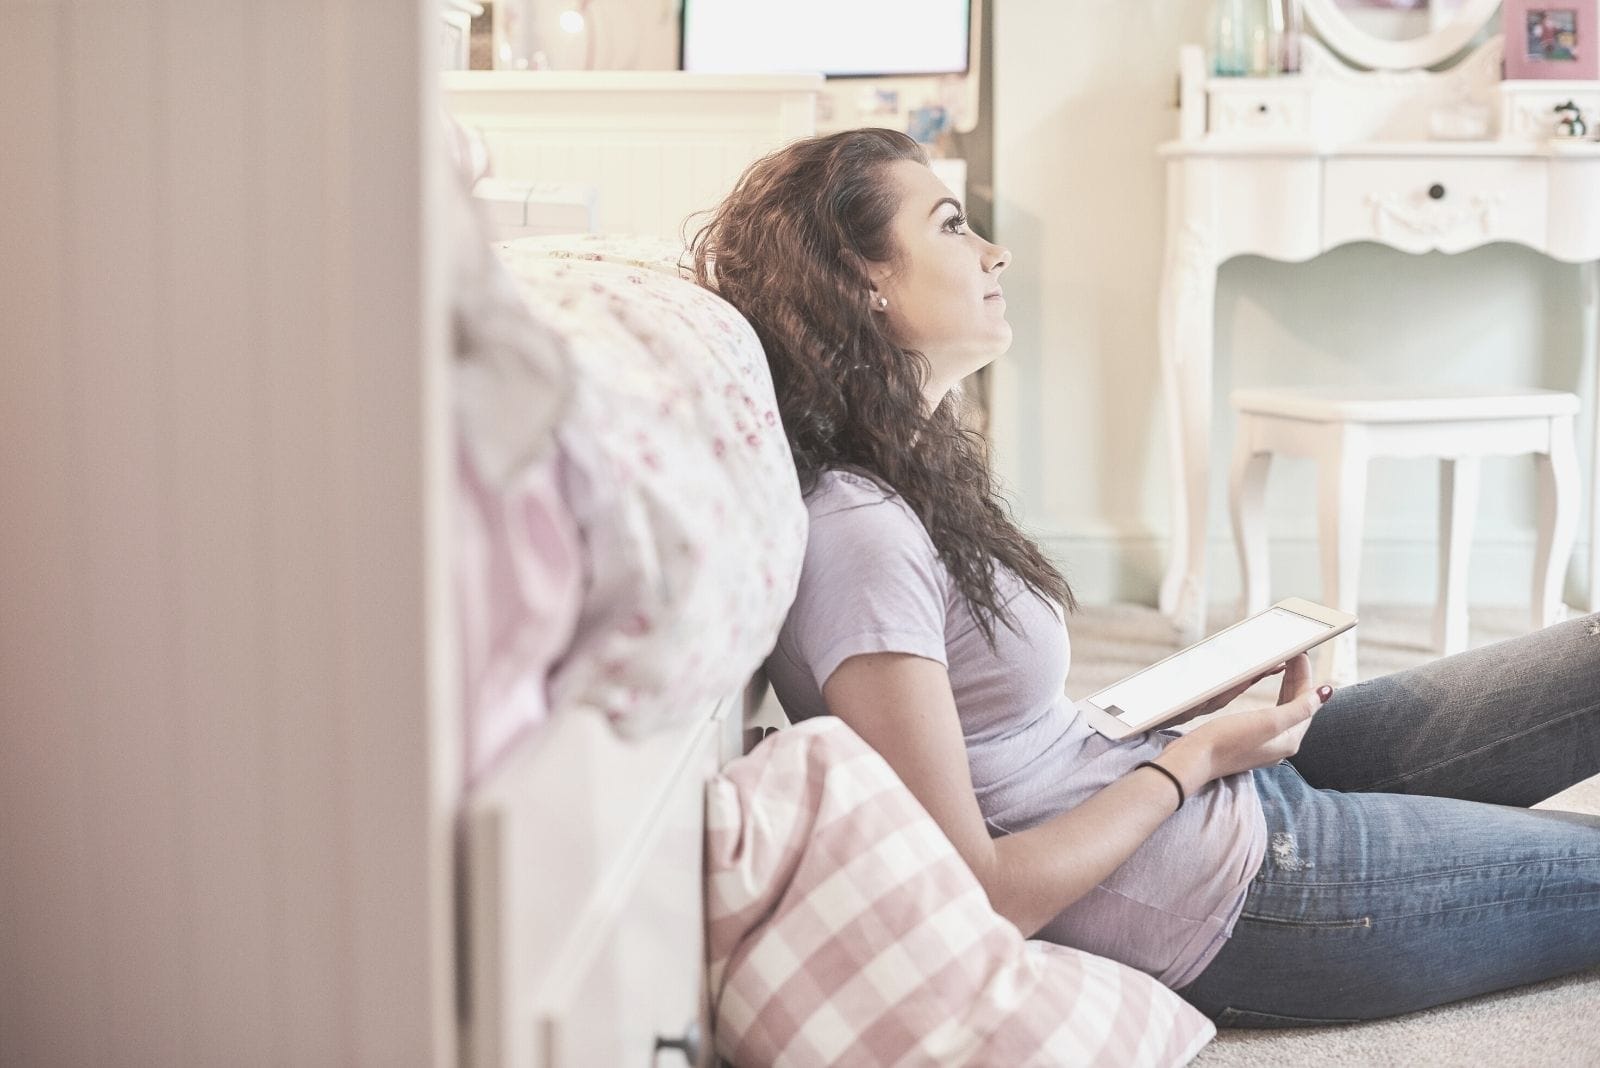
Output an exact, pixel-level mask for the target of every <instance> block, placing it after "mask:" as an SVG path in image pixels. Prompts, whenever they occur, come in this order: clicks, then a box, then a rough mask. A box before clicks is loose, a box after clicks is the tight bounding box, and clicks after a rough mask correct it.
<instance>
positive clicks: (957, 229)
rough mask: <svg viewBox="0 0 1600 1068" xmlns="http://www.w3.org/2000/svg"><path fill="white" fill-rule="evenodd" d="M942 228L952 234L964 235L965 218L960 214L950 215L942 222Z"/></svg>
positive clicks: (965, 229)
mask: <svg viewBox="0 0 1600 1068" xmlns="http://www.w3.org/2000/svg"><path fill="white" fill-rule="evenodd" d="M944 228H945V229H946V230H948V231H950V232H951V233H952V234H964V233H966V232H967V217H966V216H965V215H960V214H957V215H952V216H950V218H948V219H946V220H945V221H944Z"/></svg>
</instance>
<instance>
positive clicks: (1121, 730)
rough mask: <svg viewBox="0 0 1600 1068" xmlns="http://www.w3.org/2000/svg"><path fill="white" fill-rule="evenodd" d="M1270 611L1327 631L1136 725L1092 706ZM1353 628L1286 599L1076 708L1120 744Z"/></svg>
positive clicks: (1319, 608) (1340, 617)
mask: <svg viewBox="0 0 1600 1068" xmlns="http://www.w3.org/2000/svg"><path fill="white" fill-rule="evenodd" d="M1274 609H1282V610H1284V611H1286V612H1292V613H1293V614H1295V615H1299V616H1304V617H1306V618H1307V619H1312V620H1315V621H1316V622H1318V623H1322V624H1325V625H1327V626H1328V627H1329V628H1330V629H1329V630H1328V631H1327V633H1325V634H1317V635H1312V636H1311V637H1310V638H1309V639H1304V640H1302V641H1299V642H1296V643H1294V644H1293V645H1292V646H1290V647H1289V648H1288V649H1286V650H1285V651H1283V652H1282V653H1279V654H1276V655H1274V656H1272V657H1271V658H1269V659H1267V660H1264V661H1262V662H1260V663H1257V664H1248V665H1245V667H1244V668H1243V669H1241V670H1240V671H1239V673H1238V674H1236V675H1234V676H1232V677H1231V678H1229V679H1228V680H1227V681H1226V682H1223V683H1221V684H1220V685H1218V686H1216V687H1213V688H1212V689H1210V690H1207V691H1205V692H1203V693H1200V694H1196V695H1195V696H1194V697H1193V698H1189V699H1186V700H1184V702H1183V703H1182V704H1180V705H1178V706H1177V707H1176V708H1168V709H1165V710H1164V711H1162V712H1161V713H1159V714H1156V715H1152V716H1150V717H1148V718H1146V719H1144V720H1142V721H1139V722H1137V723H1130V722H1128V721H1127V720H1125V719H1123V718H1121V717H1120V716H1118V715H1117V714H1116V713H1115V712H1114V711H1112V709H1113V708H1115V707H1116V706H1114V705H1113V706H1109V707H1102V706H1101V705H1097V704H1095V702H1094V699H1095V698H1096V697H1098V696H1099V695H1100V694H1103V693H1105V692H1106V691H1107V690H1110V689H1113V688H1115V687H1117V686H1121V685H1122V684H1123V683H1125V682H1127V681H1128V680H1129V679H1131V678H1134V677H1135V676H1138V675H1142V674H1144V673H1145V672H1147V671H1151V670H1153V669H1155V668H1157V667H1160V666H1161V665H1162V664H1165V663H1166V662H1167V661H1169V660H1175V659H1177V658H1178V657H1180V656H1183V655H1185V654H1187V653H1188V652H1190V651H1191V650H1193V649H1197V648H1199V647H1200V646H1202V645H1205V644H1206V643H1207V642H1210V641H1213V640H1215V639H1216V638H1218V637H1220V636H1221V635H1223V634H1226V633H1227V632H1228V631H1230V630H1232V629H1234V627H1239V626H1243V625H1244V624H1246V623H1248V622H1250V621H1251V620H1253V619H1258V618H1260V617H1261V616H1264V615H1266V614H1267V613H1268V612H1271V611H1273V610H1274ZM1355 625H1356V617H1355V616H1354V615H1352V614H1350V613H1349V612H1343V611H1340V610H1339V609H1337V608H1330V607H1328V606H1327V605H1324V604H1318V603H1316V602H1315V601H1308V600H1305V599H1304V598H1301V597H1286V598H1284V599H1283V600H1281V601H1279V602H1277V603H1276V604H1274V605H1271V606H1269V607H1268V608H1266V609H1265V610H1264V611H1261V612H1257V613H1256V614H1255V615H1252V616H1247V617H1245V618H1244V619H1241V620H1239V621H1238V622H1237V623H1233V624H1231V625H1230V626H1227V627H1224V628H1223V629H1222V630H1219V631H1217V633H1216V634H1211V635H1208V636H1206V637H1205V638H1202V639H1201V640H1200V641H1198V642H1195V643H1194V644H1193V645H1188V646H1185V647H1184V648H1182V649H1179V650H1178V651H1177V652H1175V653H1172V654H1171V655H1169V656H1165V657H1163V658H1161V659H1160V660H1157V661H1156V662H1155V663H1154V664H1149V665H1147V666H1145V667H1142V668H1140V669H1139V670H1138V671H1135V672H1134V673H1133V674H1132V675H1126V676H1124V677H1122V678H1121V679H1118V680H1117V681H1116V682H1114V683H1111V685H1109V686H1102V687H1100V688H1099V689H1098V690H1096V691H1095V692H1094V693H1092V694H1090V695H1089V696H1088V697H1085V698H1084V699H1083V700H1081V701H1079V702H1078V707H1079V708H1080V709H1081V710H1082V712H1083V714H1084V716H1085V717H1086V718H1087V719H1088V721H1089V725H1090V726H1091V727H1093V728H1094V729H1095V730H1096V731H1097V732H1099V733H1100V734H1103V735H1105V736H1106V737H1107V738H1110V739H1112V740H1114V741H1121V740H1122V739H1124V738H1131V737H1132V736H1133V735H1135V734H1143V733H1145V732H1146V731H1149V730H1153V729H1155V728H1156V727H1159V726H1161V724H1163V723H1166V722H1167V721H1168V720H1171V719H1172V718H1173V717H1175V716H1178V715H1180V714H1181V713H1182V712H1183V711H1184V710H1185V709H1189V708H1193V707H1194V706H1195V705H1198V704H1203V703H1204V702H1206V701H1209V700H1211V699H1212V698H1213V697H1217V696H1219V695H1221V694H1224V693H1227V692H1228V691H1229V690H1231V689H1233V688H1235V687H1237V686H1240V685H1242V684H1244V683H1246V682H1249V681H1251V680H1252V679H1256V678H1258V677H1260V676H1261V675H1262V674H1263V673H1264V672H1266V671H1268V670H1270V669H1271V668H1274V667H1276V666H1277V665H1279V664H1281V663H1283V662H1284V661H1286V660H1288V659H1289V658H1291V657H1294V656H1297V655H1299V654H1300V653H1303V652H1306V651H1308V650H1310V649H1314V648H1316V647H1317V646H1318V645H1321V644H1322V643H1323V642H1325V641H1328V640H1329V639H1331V638H1336V637H1338V636H1339V635H1341V634H1343V633H1344V632H1345V631H1347V630H1349V629H1350V628H1351V627H1353V626H1355Z"/></svg>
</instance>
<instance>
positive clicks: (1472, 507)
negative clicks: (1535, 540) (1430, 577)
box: [1433, 456, 1482, 653]
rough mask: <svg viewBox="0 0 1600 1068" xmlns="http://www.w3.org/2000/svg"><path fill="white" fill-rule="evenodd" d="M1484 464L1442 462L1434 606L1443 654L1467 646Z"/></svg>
mask: <svg viewBox="0 0 1600 1068" xmlns="http://www.w3.org/2000/svg"><path fill="white" fill-rule="evenodd" d="M1481 467H1482V464H1481V463H1480V462H1479V460H1478V458H1477V457H1476V456H1459V457H1455V458H1452V459H1448V460H1444V461H1442V462H1441V463H1440V464H1439V599H1438V602H1437V603H1436V604H1435V605H1434V609H1433V643H1434V647H1435V648H1437V649H1438V650H1439V651H1440V652H1441V653H1459V652H1461V650H1463V649H1465V648H1466V647H1467V559H1468V557H1469V556H1470V554H1471V552H1472V526H1473V521H1474V520H1475V519H1476V518H1477V514H1478V474H1479V471H1480V469H1481Z"/></svg>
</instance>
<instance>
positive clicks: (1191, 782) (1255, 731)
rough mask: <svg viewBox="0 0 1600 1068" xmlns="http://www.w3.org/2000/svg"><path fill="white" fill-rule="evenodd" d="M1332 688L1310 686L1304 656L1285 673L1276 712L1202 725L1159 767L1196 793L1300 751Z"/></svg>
mask: <svg viewBox="0 0 1600 1068" xmlns="http://www.w3.org/2000/svg"><path fill="white" fill-rule="evenodd" d="M1332 695H1333V689H1332V688H1331V687H1328V686H1323V687H1321V688H1319V689H1315V690H1314V689H1312V687H1311V658H1310V657H1309V656H1307V655H1306V654H1305V653H1301V654H1300V655H1299V656H1296V657H1295V658H1294V659H1293V660H1290V661H1289V663H1288V665H1287V666H1286V667H1285V668H1284V671H1283V685H1282V686H1281V687H1280V688H1279V691H1278V705H1277V707H1276V708H1258V709H1251V710H1249V711H1246V712H1234V713H1232V714H1230V715H1226V716H1219V717H1218V718H1216V719H1214V720H1211V721H1210V722H1208V723H1202V724H1201V725H1200V726H1198V727H1196V728H1195V729H1194V730H1192V731H1190V732H1189V733H1188V734H1186V735H1184V736H1183V737H1182V738H1179V739H1178V740H1177V741H1175V742H1173V743H1172V744H1171V745H1169V746H1167V748H1166V751H1165V752H1163V753H1162V754H1161V758H1160V761H1159V763H1160V764H1161V765H1162V766H1163V767H1165V768H1166V769H1167V770H1168V771H1170V772H1172V773H1173V774H1174V775H1176V776H1178V778H1179V779H1180V780H1181V781H1182V782H1183V788H1184V791H1185V792H1186V793H1189V794H1193V793H1194V792H1195V791H1197V790H1199V789H1200V788H1201V787H1202V786H1204V785H1205V784H1206V783H1208V782H1210V781H1211V780H1212V779H1220V778H1223V777H1224V776H1227V775H1233V774H1236V773H1238V772H1241V771H1249V770H1251V769H1252V768H1260V767H1266V766H1267V765H1269V764H1276V763H1277V762H1278V761H1280V760H1283V759H1285V758H1287V757H1291V756H1293V755H1294V754H1295V753H1297V752H1299V751H1300V739H1302V738H1304V737H1305V733H1306V730H1307V729H1308V728H1309V727H1310V726H1311V717H1312V716H1313V715H1314V714H1315V713H1316V711H1317V709H1319V708H1321V707H1322V705H1323V703H1324V702H1325V701H1327V700H1328V698H1329V697H1331V696H1332Z"/></svg>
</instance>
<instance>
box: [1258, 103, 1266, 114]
mask: <svg viewBox="0 0 1600 1068" xmlns="http://www.w3.org/2000/svg"><path fill="white" fill-rule="evenodd" d="M1256 110H1257V111H1259V112H1261V114H1263V115H1265V114H1266V113H1267V111H1268V108H1267V105H1265V104H1257V105H1256Z"/></svg>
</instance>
